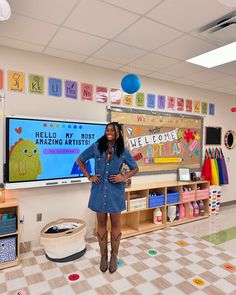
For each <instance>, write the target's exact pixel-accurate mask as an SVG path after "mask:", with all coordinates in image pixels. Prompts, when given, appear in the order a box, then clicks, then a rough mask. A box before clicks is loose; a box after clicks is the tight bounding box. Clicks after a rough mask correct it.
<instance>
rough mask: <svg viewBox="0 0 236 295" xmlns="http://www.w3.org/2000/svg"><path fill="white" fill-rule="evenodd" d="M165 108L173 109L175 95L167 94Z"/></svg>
mask: <svg viewBox="0 0 236 295" xmlns="http://www.w3.org/2000/svg"><path fill="white" fill-rule="evenodd" d="M167 104H168V105H167V108H168V110H169V111H174V110H175V97H174V96H168V99H167Z"/></svg>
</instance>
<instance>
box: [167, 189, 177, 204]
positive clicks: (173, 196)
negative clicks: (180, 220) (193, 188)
mask: <svg viewBox="0 0 236 295" xmlns="http://www.w3.org/2000/svg"><path fill="white" fill-rule="evenodd" d="M173 203H179V192H174V191H168V192H167V204H173Z"/></svg>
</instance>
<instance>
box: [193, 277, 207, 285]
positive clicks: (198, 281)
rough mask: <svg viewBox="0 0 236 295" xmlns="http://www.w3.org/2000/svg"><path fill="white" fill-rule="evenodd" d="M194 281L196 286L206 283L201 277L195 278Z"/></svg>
mask: <svg viewBox="0 0 236 295" xmlns="http://www.w3.org/2000/svg"><path fill="white" fill-rule="evenodd" d="M193 283H194V285H196V286H203V285H205V282H204V281H203V280H202V279H200V278H194V279H193Z"/></svg>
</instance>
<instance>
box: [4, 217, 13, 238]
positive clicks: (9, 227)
mask: <svg viewBox="0 0 236 295" xmlns="http://www.w3.org/2000/svg"><path fill="white" fill-rule="evenodd" d="M15 232H16V217H14V218H10V219H7V220H0V235H5V234H11V233H15Z"/></svg>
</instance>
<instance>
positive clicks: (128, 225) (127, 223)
mask: <svg viewBox="0 0 236 295" xmlns="http://www.w3.org/2000/svg"><path fill="white" fill-rule="evenodd" d="M209 186H210V183H209V182H208V181H196V182H177V181H173V182H166V183H158V182H156V183H146V184H133V185H131V186H130V187H127V188H126V189H125V192H126V200H127V211H123V212H122V214H121V231H122V238H127V237H131V236H135V235H138V234H142V233H146V232H150V231H154V230H158V229H162V228H165V227H169V226H175V225H178V224H183V223H186V222H191V221H196V220H200V219H203V218H207V217H208V216H209ZM183 187H187V188H189V187H190V188H191V190H192V193H191V194H192V196H193V198H194V199H193V201H195V200H200V199H199V198H198V199H196V196H197V191H198V190H197V188H198V187H199V188H200V189H201V190H208V198H207V199H206V198H205V197H204V199H202V200H203V201H204V205H205V215H204V216H198V217H192V218H188V217H186V218H185V219H181V220H176V221H174V222H169V221H167V207H168V206H169V205H179V204H181V203H183ZM169 190H171V191H173V192H179V195H180V198H179V202H176V203H170V204H167V192H168V191H169ZM153 192H155V193H156V194H164V205H162V206H157V207H160V209H161V211H162V224H160V225H157V224H154V223H153V211H154V210H155V209H156V208H157V207H154V208H147V207H148V197H149V194H150V193H153ZM137 197H138V198H144V197H145V198H146V208H139V209H135V210H131V202H132V200H134V198H137ZM188 203H189V202H185V206H186V215H188ZM109 227H110V225H109Z"/></svg>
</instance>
